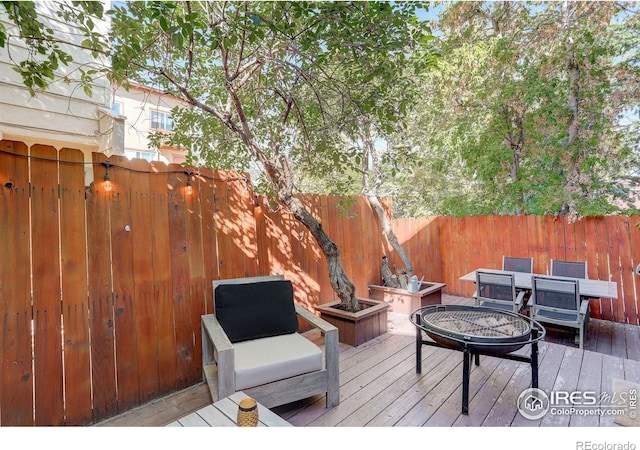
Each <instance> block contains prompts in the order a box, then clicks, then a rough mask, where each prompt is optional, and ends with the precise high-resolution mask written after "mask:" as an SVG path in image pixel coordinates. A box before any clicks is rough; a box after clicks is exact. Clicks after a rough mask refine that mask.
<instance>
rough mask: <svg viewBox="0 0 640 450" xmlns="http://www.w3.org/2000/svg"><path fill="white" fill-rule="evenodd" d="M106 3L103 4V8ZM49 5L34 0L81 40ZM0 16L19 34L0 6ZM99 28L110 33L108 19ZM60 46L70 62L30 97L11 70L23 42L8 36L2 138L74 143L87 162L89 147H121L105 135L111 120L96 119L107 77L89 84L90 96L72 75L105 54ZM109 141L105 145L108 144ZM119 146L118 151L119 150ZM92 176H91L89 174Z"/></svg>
mask: <svg viewBox="0 0 640 450" xmlns="http://www.w3.org/2000/svg"><path fill="white" fill-rule="evenodd" d="M108 7H109V4H108V3H106V4H105V10H106V9H108ZM51 8H53V6H52V5H51V4H50V3H47V2H40V3H38V10H39V12H40V14H41V16H42V17H47V18H48V20H49V21H50V23H51V26H52V28H53V29H55V30H60V33H61V36H64V38H65V39H68V40H73V41H74V42H76V43H78V44H79V43H80V42H81V41H82V39H83V38H82V36H78V35H77V34H78V33H74V30H73V29H72V28H71V27H69V26H68V25H67V24H66V23H64V22H60V21H59V20H58V19H57V17H55V13H53V11H52V9H51ZM0 21H1V22H2V23H3V24H4V25H5V26H6V27H7V29H8V32H9V33H10V34H14V35H16V34H17V31H16V30H15V28H12V27H10V25H9V22H8V18H7V16H6V13H5V10H4V8H0ZM96 27H98V29H99V31H101V32H102V33H103V34H106V33H107V32H108V24H107V23H106V22H102V23H97V24H96ZM62 49H63V50H65V51H66V52H67V53H69V54H71V55H72V56H73V58H74V61H73V62H72V63H70V64H69V66H61V67H60V68H59V69H58V72H57V73H56V79H55V80H54V81H53V82H52V83H51V85H50V87H49V89H48V90H47V91H46V92H38V93H37V95H36V96H35V97H31V95H30V93H29V91H28V90H27V88H26V87H25V86H24V85H23V82H22V78H21V77H20V75H19V74H18V73H17V72H15V71H14V70H13V65H12V63H11V59H13V60H14V61H21V60H23V59H25V57H26V55H27V53H26V47H25V45H24V43H23V42H21V41H20V40H18V39H16V38H10V39H9V40H8V41H7V44H6V46H5V47H4V48H0V133H1V134H2V136H1V137H2V138H3V139H14V140H21V141H24V142H26V143H27V144H29V145H31V144H35V143H39V144H47V145H52V146H54V147H56V148H58V149H60V148H62V147H75V148H79V149H80V150H82V151H83V152H85V158H86V160H87V161H90V160H91V152H92V151H104V152H106V153H108V154H109V153H113V152H114V150H115V151H116V152H118V149H121V148H122V145H121V144H118V143H117V142H114V139H113V137H111V136H107V135H109V134H110V133H112V132H113V129H114V126H115V127H116V128H117V126H118V123H117V121H115V123H112V122H114V121H113V120H111V121H110V120H109V119H107V120H105V119H104V117H103V118H102V119H103V120H102V123H101V121H100V118H101V117H100V112H99V108H100V107H104V108H107V109H108V107H109V100H110V84H109V81H108V80H107V79H106V78H104V77H103V78H101V79H98V80H96V81H95V82H94V83H93V86H92V88H93V95H92V96H91V97H88V96H87V95H85V93H84V91H83V89H82V88H80V87H79V86H78V84H77V82H74V79H77V78H78V77H79V75H78V74H77V72H76V71H75V69H76V68H77V67H78V66H79V65H80V64H82V65H83V66H84V67H85V68H88V66H89V65H91V66H94V67H100V66H104V65H107V64H108V63H109V61H108V60H107V59H106V58H102V59H98V60H96V59H94V58H93V56H92V55H91V54H90V53H89V52H84V51H81V50H79V49H78V48H76V47H73V46H68V45H63V46H62ZM107 146H108V147H107ZM120 151H121V150H120ZM87 178H88V180H87V181H90V177H87Z"/></svg>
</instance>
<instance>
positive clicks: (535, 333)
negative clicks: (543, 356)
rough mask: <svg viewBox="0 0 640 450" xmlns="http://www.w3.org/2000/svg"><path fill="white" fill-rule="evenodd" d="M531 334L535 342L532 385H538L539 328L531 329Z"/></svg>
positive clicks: (532, 353)
mask: <svg viewBox="0 0 640 450" xmlns="http://www.w3.org/2000/svg"><path fill="white" fill-rule="evenodd" d="M531 336H532V337H533V339H534V342H533V343H532V344H531V387H532V388H537V387H538V341H535V339H536V338H537V337H538V330H536V329H535V328H534V329H533V330H531Z"/></svg>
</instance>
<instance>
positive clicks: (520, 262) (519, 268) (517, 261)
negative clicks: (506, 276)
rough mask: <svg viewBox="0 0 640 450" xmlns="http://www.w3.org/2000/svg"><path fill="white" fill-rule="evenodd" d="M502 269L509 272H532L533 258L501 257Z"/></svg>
mask: <svg viewBox="0 0 640 450" xmlns="http://www.w3.org/2000/svg"><path fill="white" fill-rule="evenodd" d="M502 270H508V271H510V272H524V273H533V258H516V257H513V256H503V257H502Z"/></svg>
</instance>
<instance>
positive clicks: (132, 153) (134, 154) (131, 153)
mask: <svg viewBox="0 0 640 450" xmlns="http://www.w3.org/2000/svg"><path fill="white" fill-rule="evenodd" d="M124 154H125V156H126V157H127V158H129V159H133V158H139V159H146V160H147V161H149V162H151V161H155V159H156V158H155V153H153V152H139V151H137V150H125V151H124Z"/></svg>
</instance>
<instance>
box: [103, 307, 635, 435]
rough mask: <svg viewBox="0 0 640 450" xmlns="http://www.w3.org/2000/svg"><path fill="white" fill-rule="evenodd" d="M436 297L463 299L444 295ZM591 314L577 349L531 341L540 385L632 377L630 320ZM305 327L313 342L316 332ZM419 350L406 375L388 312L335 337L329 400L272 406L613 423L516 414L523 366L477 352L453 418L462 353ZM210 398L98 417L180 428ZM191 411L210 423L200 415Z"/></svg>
mask: <svg viewBox="0 0 640 450" xmlns="http://www.w3.org/2000/svg"><path fill="white" fill-rule="evenodd" d="M443 301H444V302H445V303H458V304H465V303H470V302H471V300H470V299H465V298H460V297H449V296H446V295H445V296H443ZM600 322H602V321H599V320H593V319H592V320H591V321H590V324H589V334H588V336H587V341H586V343H585V349H584V350H579V349H578V347H577V345H576V344H575V342H574V340H573V333H571V332H566V331H563V330H549V333H548V335H547V338H546V339H545V341H544V342H541V343H540V349H539V358H540V364H539V385H540V388H541V389H543V390H545V391H546V392H548V391H550V390H552V389H568V390H572V389H584V390H594V391H598V392H606V393H612V386H613V380H614V379H625V380H627V381H633V382H636V383H638V382H640V349H639V347H640V334H639V330H640V327H637V326H632V325H627V324H611V323H609V324H601V323H600ZM307 335H308V337H309V338H310V339H311V340H312V341H314V342H316V344H317V345H319V346H322V345H323V343H324V340H323V338H322V336H321V335H320V333H317V332H316V331H315V330H314V331H310V332H309V333H307ZM607 336H608V337H607ZM607 339H610V342H609V343H607V342H606V340H607ZM525 349H526V350H527V351H528V346H527V347H525V348H523V351H524V350H525ZM595 350H600V352H597V351H595ZM606 351H609V353H608V354H607V353H602V352H606ZM611 353H615V354H611ZM422 358H423V365H422V373H421V374H416V373H415V328H414V327H413V325H412V324H411V322H410V321H409V319H408V317H407V316H403V315H400V314H396V313H390V314H389V331H388V333H386V334H384V335H382V336H379V337H377V338H375V339H373V340H371V341H369V342H367V343H365V344H363V345H361V346H359V347H350V346H347V345H344V344H341V345H340V404H339V405H338V406H337V407H335V408H331V409H327V408H325V404H326V403H325V397H324V396H322V395H317V396H314V397H310V398H308V399H305V400H301V401H298V402H294V403H291V404H288V405H283V406H280V407H277V408H273V409H272V411H274V412H275V413H276V414H278V415H279V416H280V417H282V418H283V419H285V420H287V421H288V422H290V423H291V424H292V425H294V426H298V427H305V426H310V427H347V426H349V427H365V426H366V427H420V426H429V427H430V426H447V427H449V426H474V427H476V426H498V427H509V426H511V427H521V426H534V427H535V426H545V427H567V426H570V427H574V426H582V427H584V426H601V427H602V426H606V427H617V426H618V425H616V424H614V423H613V420H612V419H611V417H610V416H603V417H594V416H592V417H577V416H572V417H550V416H549V415H547V416H545V417H544V418H543V419H541V420H537V421H531V420H528V419H525V418H524V417H522V415H520V414H519V413H518V411H517V409H516V400H517V398H518V396H519V395H520V393H521V392H522V391H523V390H524V389H526V388H527V387H529V386H530V384H531V368H530V365H529V364H527V363H523V362H517V361H510V360H505V359H501V358H494V357H486V356H485V357H482V358H481V363H480V366H478V367H476V366H475V364H472V366H471V377H470V392H469V415H468V416H463V415H462V414H461V413H460V408H461V400H462V398H461V397H462V394H461V388H462V353H460V352H456V351H453V350H448V349H443V348H436V347H431V346H423V351H422ZM625 358H627V359H625ZM629 358H630V359H629ZM210 403H211V399H210V396H209V391H208V389H207V388H206V386H205V385H202V384H201V385H198V386H194V387H192V388H189V389H186V390H184V391H182V392H180V393H177V394H173V395H171V396H169V397H167V398H165V399H162V400H160V401H155V402H153V403H151V404H149V405H145V406H143V407H140V408H136V410H133V411H130V412H128V413H126V414H123V415H121V416H118V417H116V418H113V419H110V420H107V421H104V422H101V423H100V424H98V425H102V426H159V425H167V424H172V425H174V426H178V425H179V426H185V424H184V423H179V422H178V420H179V419H182V418H184V417H186V416H187V415H188V414H190V413H192V412H194V411H197V410H199V409H200V408H202V407H203V406H205V405H207V404H210ZM200 418H202V419H203V422H206V423H210V422H211V421H210V420H207V417H204V416H203V415H202V414H200ZM198 423H199V424H201V425H202V423H200V422H198Z"/></svg>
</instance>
